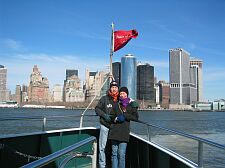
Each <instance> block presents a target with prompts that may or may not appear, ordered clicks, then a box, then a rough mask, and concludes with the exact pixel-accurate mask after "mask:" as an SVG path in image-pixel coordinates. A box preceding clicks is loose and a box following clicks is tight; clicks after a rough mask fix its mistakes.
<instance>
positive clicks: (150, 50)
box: [0, 0, 225, 100]
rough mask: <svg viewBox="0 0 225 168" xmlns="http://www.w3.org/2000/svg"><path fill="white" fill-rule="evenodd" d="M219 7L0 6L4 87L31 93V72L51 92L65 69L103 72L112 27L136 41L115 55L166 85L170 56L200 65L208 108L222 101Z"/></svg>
mask: <svg viewBox="0 0 225 168" xmlns="http://www.w3.org/2000/svg"><path fill="white" fill-rule="evenodd" d="M224 9H225V1H224V0H169V1H168V0H157V1H156V0H145V1H143V0H140V1H131V0H124V1H119V0H114V1H104V0H66V1H65V0H0V64H2V65H4V66H5V67H6V68H7V69H8V81H7V86H8V88H9V89H10V90H12V92H14V90H15V86H16V85H17V84H20V85H22V84H26V85H28V82H29V77H30V74H31V72H32V68H33V66H34V65H38V67H39V69H40V71H41V73H42V75H43V76H45V77H47V78H48V79H49V83H50V87H51V86H53V85H54V84H61V85H62V84H63V80H64V79H65V70H66V69H79V76H80V78H81V79H82V80H84V74H85V68H89V69H90V70H91V71H97V70H104V69H106V67H107V64H109V51H110V38H111V37H110V36H111V23H112V21H113V22H114V23H115V30H130V29H136V30H137V31H138V32H139V36H138V37H137V38H136V39H132V40H131V41H130V42H129V43H128V44H127V45H126V46H125V47H124V48H122V49H121V50H119V51H117V52H115V53H114V56H113V61H120V59H121V56H124V55H125V54H128V53H131V54H133V55H135V57H136V58H137V61H141V62H143V63H149V64H151V65H153V66H154V67H155V76H156V77H157V79H158V80H165V81H169V54H168V53H169V52H168V51H169V49H171V48H177V47H182V48H184V49H185V50H186V51H188V52H189V53H190V54H191V56H192V57H196V58H199V59H202V60H203V81H204V84H203V91H204V94H203V96H204V99H205V100H214V99H220V98H225V94H224V93H225V87H224V83H225V66H224V65H225V12H224Z"/></svg>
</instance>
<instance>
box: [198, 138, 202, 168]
mask: <svg viewBox="0 0 225 168" xmlns="http://www.w3.org/2000/svg"><path fill="white" fill-rule="evenodd" d="M198 167H200V168H202V167H203V142H202V141H198Z"/></svg>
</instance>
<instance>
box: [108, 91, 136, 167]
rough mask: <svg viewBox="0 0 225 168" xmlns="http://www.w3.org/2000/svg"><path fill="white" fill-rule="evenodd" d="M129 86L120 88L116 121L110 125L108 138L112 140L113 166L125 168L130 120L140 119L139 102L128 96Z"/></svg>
mask: <svg viewBox="0 0 225 168" xmlns="http://www.w3.org/2000/svg"><path fill="white" fill-rule="evenodd" d="M128 95H129V92H128V89H127V87H121V88H120V90H119V96H120V97H119V103H118V106H115V109H114V110H113V113H112V115H113V116H114V118H115V119H114V122H113V123H112V124H111V126H110V131H109V137H108V139H110V140H111V142H112V156H111V159H112V168H118V167H119V168H125V156H126V148H127V142H129V137H130V120H138V113H137V109H138V104H137V103H136V102H135V101H134V100H132V99H131V98H129V97H128Z"/></svg>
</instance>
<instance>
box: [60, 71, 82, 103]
mask: <svg viewBox="0 0 225 168" xmlns="http://www.w3.org/2000/svg"><path fill="white" fill-rule="evenodd" d="M84 98H85V96H84V93H83V88H82V87H81V80H80V79H79V78H78V76H77V75H75V74H73V75H72V76H67V77H66V80H64V86H63V101H64V102H83V101H84Z"/></svg>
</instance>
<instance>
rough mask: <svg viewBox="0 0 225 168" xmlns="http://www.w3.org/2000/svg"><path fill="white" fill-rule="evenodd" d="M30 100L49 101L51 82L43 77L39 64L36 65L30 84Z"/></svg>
mask: <svg viewBox="0 0 225 168" xmlns="http://www.w3.org/2000/svg"><path fill="white" fill-rule="evenodd" d="M28 101H29V102H39V103H46V102H48V101H49V83H48V79H47V78H46V77H42V75H41V72H40V71H39V69H38V67H37V65H34V67H33V71H32V73H31V75H30V82H29V86H28Z"/></svg>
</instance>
